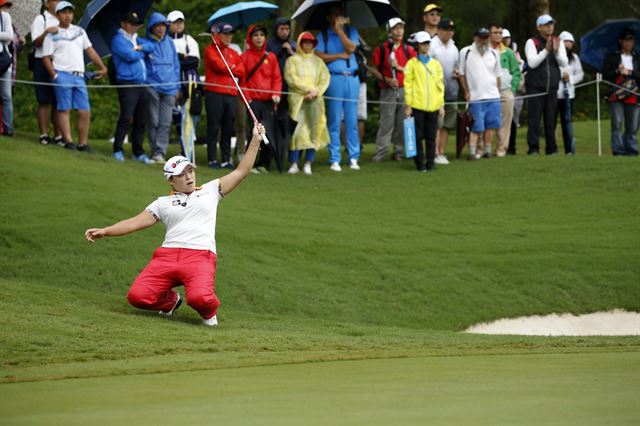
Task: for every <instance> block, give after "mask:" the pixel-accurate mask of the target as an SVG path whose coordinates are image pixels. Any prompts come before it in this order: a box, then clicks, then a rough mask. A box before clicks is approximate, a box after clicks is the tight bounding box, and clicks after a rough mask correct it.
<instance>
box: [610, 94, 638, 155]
mask: <svg viewBox="0 0 640 426" xmlns="http://www.w3.org/2000/svg"><path fill="white" fill-rule="evenodd" d="M610 109H611V151H613V155H638V125H639V124H640V105H637V104H636V105H632V104H624V103H622V102H613V103H611V105H610ZM623 121H624V137H623V134H622V123H623Z"/></svg>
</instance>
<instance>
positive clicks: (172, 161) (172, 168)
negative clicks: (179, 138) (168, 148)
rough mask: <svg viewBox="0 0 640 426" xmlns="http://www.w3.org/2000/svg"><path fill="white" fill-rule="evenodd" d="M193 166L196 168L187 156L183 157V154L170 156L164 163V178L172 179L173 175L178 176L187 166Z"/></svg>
mask: <svg viewBox="0 0 640 426" xmlns="http://www.w3.org/2000/svg"><path fill="white" fill-rule="evenodd" d="M187 166H191V167H193V168H194V169H195V168H196V166H195V165H194V164H193V163H191V161H189V160H188V159H187V157H183V156H182V155H176V156H175V157H171V158H169V160H167V162H166V163H164V167H163V168H162V171H163V172H164V178H165V179H166V180H169V179H171V176H177V175H179V174H180V173H182V171H183V170H184V168H185V167H187Z"/></svg>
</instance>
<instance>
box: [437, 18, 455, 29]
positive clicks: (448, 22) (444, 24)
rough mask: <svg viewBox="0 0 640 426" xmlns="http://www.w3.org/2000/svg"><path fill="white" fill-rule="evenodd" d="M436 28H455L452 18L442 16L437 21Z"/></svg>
mask: <svg viewBox="0 0 640 426" xmlns="http://www.w3.org/2000/svg"><path fill="white" fill-rule="evenodd" d="M438 28H441V29H443V30H455V29H456V26H455V24H454V23H453V20H452V19H449V18H442V19H441V20H440V22H438Z"/></svg>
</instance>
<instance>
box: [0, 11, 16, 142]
mask: <svg viewBox="0 0 640 426" xmlns="http://www.w3.org/2000/svg"><path fill="white" fill-rule="evenodd" d="M11 6H13V3H11V2H10V1H7V0H0V49H2V51H3V54H4V55H5V57H7V58H8V62H7V63H6V69H4V70H3V69H0V78H1V79H2V80H0V101H1V102H2V136H13V98H12V87H11V81H12V76H13V55H12V53H11V49H10V46H11V44H12V43H13V37H14V32H13V22H12V21H11V15H10V14H9V9H11Z"/></svg>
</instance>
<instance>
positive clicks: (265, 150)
mask: <svg viewBox="0 0 640 426" xmlns="http://www.w3.org/2000/svg"><path fill="white" fill-rule="evenodd" d="M249 105H251V109H252V110H253V113H254V114H255V115H256V118H257V119H258V121H259V122H260V123H262V124H263V125H264V127H265V129H266V131H267V139H269V142H270V143H271V144H272V146H267V145H265V144H264V142H260V154H259V155H258V158H257V160H256V164H255V166H256V167H264V168H266V169H267V170H268V169H269V168H270V167H271V160H273V158H274V151H275V152H278V153H281V152H282V150H279V149H278V148H279V146H278V145H276V144H277V143H278V141H277V140H276V138H275V132H274V128H273V122H274V118H275V111H274V109H273V102H272V101H251V102H250V103H249ZM252 134H253V120H252V119H251V117H247V144H249V143H250V142H251V137H252ZM277 161H279V162H278V164H280V167H282V158H279V159H277Z"/></svg>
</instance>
